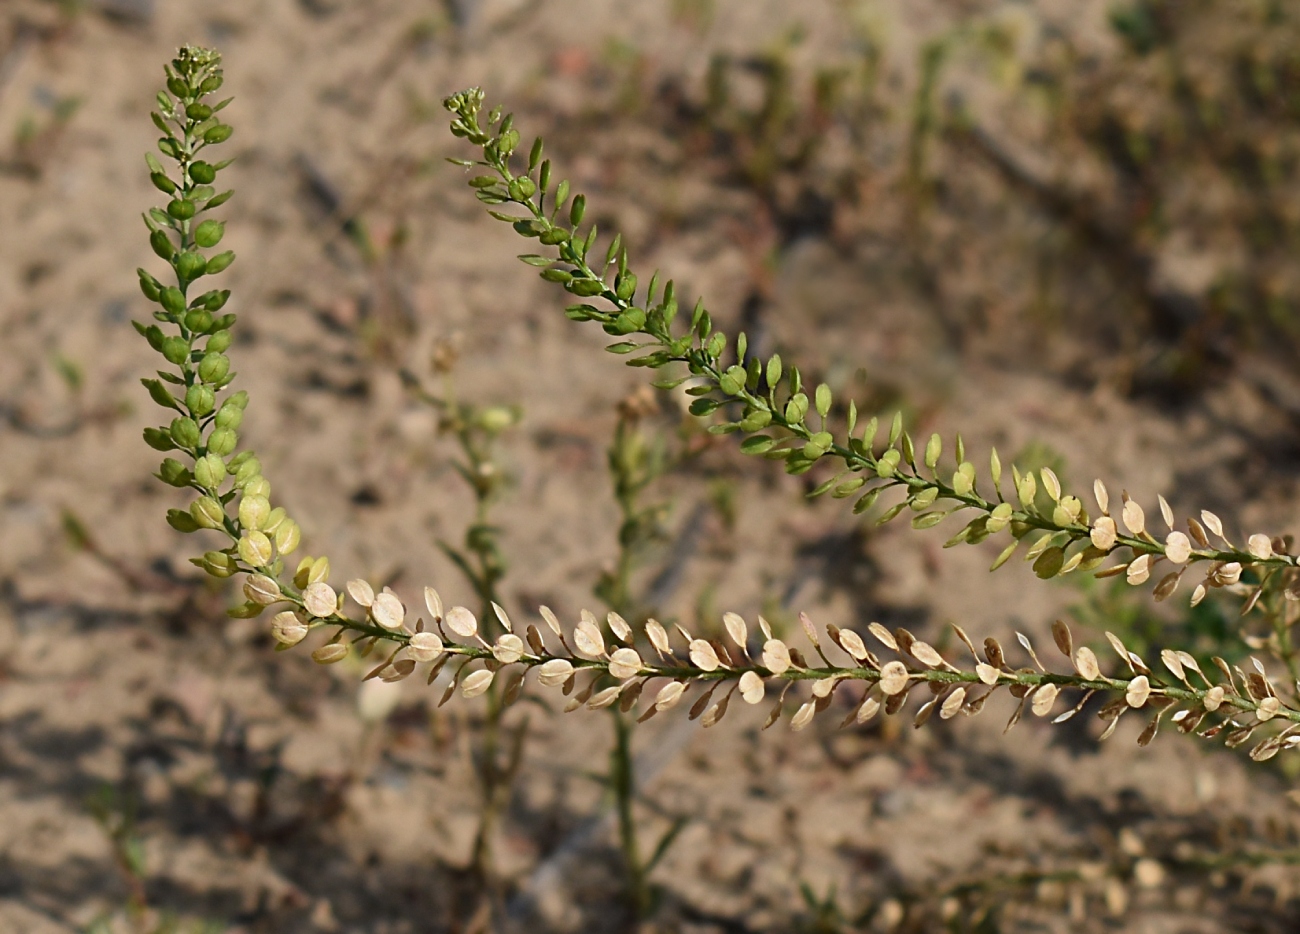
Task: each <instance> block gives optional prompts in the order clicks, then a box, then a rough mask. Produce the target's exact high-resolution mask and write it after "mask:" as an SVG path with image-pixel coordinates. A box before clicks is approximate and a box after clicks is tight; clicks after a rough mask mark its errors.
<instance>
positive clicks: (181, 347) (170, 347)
mask: <svg viewBox="0 0 1300 934" xmlns="http://www.w3.org/2000/svg"><path fill="white" fill-rule="evenodd" d="M162 355H163V356H164V357H166V358H167V362H168V363H175V364H178V365H179V364H181V363H184V362H185V361H186V360H188V359H189V356H190V343H189V341H187V340H185V338H183V337H168V338H166V339H165V340H164V341H163V345H162Z"/></svg>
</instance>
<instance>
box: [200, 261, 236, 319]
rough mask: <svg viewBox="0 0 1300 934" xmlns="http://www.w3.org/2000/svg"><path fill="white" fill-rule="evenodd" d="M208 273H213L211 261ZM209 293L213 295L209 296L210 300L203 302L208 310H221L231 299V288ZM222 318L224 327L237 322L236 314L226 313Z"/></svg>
mask: <svg viewBox="0 0 1300 934" xmlns="http://www.w3.org/2000/svg"><path fill="white" fill-rule="evenodd" d="M208 274H209V275H211V274H212V264H211V263H208ZM209 294H210V295H211V296H212V297H211V298H209V299H208V300H207V301H206V302H205V303H204V304H203V307H204V308H206V309H207V310H208V311H220V310H221V309H222V308H224V307H225V306H226V302H227V301H229V299H230V289H221V290H219V291H216V292H211V293H209ZM221 320H222V322H223V323H222V324H221V327H223V328H228V327H230V326H231V325H232V324H234V323H235V316H234V315H226V316H225V318H222V319H221Z"/></svg>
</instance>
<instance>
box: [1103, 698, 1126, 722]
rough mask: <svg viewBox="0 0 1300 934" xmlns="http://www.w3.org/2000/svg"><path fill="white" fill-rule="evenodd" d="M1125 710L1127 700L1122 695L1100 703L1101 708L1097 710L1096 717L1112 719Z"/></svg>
mask: <svg viewBox="0 0 1300 934" xmlns="http://www.w3.org/2000/svg"><path fill="white" fill-rule="evenodd" d="M1126 710H1128V701H1127V700H1125V699H1124V698H1122V697H1117V698H1115V699H1114V700H1110V701H1107V702H1106V703H1105V704H1103V705H1102V708H1101V710H1098V711H1097V719H1099V720H1114V719H1115V718H1116V717H1118V716H1119V715H1120V714H1122V713H1123V712H1124V711H1126Z"/></svg>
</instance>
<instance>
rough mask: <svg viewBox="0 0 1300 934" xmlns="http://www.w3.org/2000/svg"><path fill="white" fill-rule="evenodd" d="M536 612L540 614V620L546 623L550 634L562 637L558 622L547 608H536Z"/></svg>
mask: <svg viewBox="0 0 1300 934" xmlns="http://www.w3.org/2000/svg"><path fill="white" fill-rule="evenodd" d="M537 612H539V613H541V614H542V619H544V620H545V621H546V625H547V626H549V627H550V630H551V632H553V633H555V634H556V635H557V636H563V635H564V632H563V630H561V629H560V621H559V620H558V619H556V617H555V614H554V613H553V612H551V608H550V607H549V606H542V607H538V608H537Z"/></svg>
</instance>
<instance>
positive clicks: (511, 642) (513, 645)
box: [492, 632, 524, 665]
mask: <svg viewBox="0 0 1300 934" xmlns="http://www.w3.org/2000/svg"><path fill="white" fill-rule="evenodd" d="M492 657H493V658H495V659H496V660H497V661H499V662H500V663H501V664H503V665H513V664H514V663H515V662H517V661H519V659H521V658H523V657H524V640H523V639H520V638H519V637H518V636H516V635H515V634H514V633H513V632H507V633H502V634H501V635H500V636H498V637H497V641H496V644H495V645H493V646H492Z"/></svg>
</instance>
